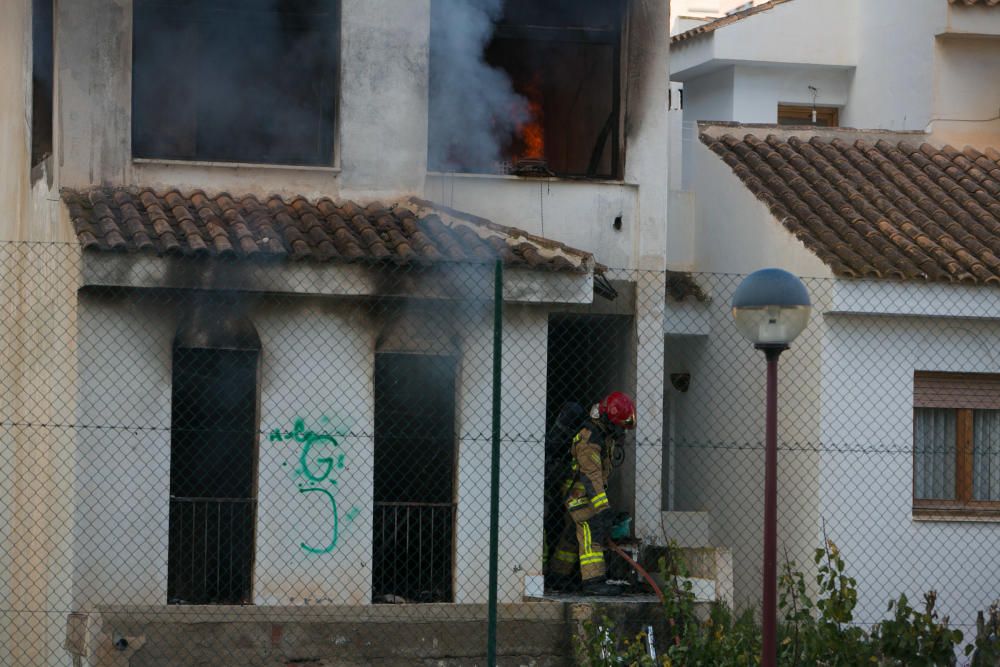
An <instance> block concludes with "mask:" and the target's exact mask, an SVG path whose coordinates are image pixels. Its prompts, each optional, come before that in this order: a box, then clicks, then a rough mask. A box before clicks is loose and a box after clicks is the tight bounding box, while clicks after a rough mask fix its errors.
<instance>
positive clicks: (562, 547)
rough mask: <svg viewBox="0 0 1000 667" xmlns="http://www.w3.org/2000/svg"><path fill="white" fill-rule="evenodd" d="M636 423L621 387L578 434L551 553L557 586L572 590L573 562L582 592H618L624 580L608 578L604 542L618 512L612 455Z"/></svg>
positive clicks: (632, 406) (594, 411) (592, 413)
mask: <svg viewBox="0 0 1000 667" xmlns="http://www.w3.org/2000/svg"><path fill="white" fill-rule="evenodd" d="M634 428H635V404H634V403H633V402H632V399H631V398H629V397H628V396H627V395H625V394H623V393H621V392H619V391H616V392H613V393H611V394H608V395H607V396H606V397H605V398H604V399H603V400H602V401H601V402H600V403H597V404H596V405H594V406H593V407H592V408H591V410H590V414H589V416H588V418H587V420H586V421H585V422H584V425H583V427H582V428H580V430H579V432H577V434H576V435H575V436H574V437H573V442H572V444H571V452H572V455H573V463H572V467H571V470H570V477H569V479H567V480H566V481H565V483H564V484H563V491H564V498H565V501H564V506H565V508H566V510H567V516H566V525H565V527H564V528H563V532H562V533H561V535H560V537H559V542H558V544H557V546H556V548H555V551H554V552H553V553H552V554H551V556H550V569H549V571H550V574H551V575H552V576H551V580H552V581H551V583H552V587H553V588H556V589H561V590H569V589H571V588H572V587H573V583H575V582H574V581H573V579H572V575H573V568H574V566H575V564H576V563H577V561H579V563H580V578H581V579H582V581H583V592H584V594H587V595H619V594H621V592H622V588H621V586H618V585H615V584H609V583H607V581H606V577H605V573H606V568H605V562H604V544H605V542H606V541H607V539H608V538H609V537H610V533H611V528H612V523H613V521H614V519H613V517H614V516H615V515H614V512H612V511H611V506H610V504H609V502H608V496H607V485H608V476H609V475H610V474H611V460H612V456H613V454H614V450H615V447H616V446H619V445H620V444H621V442H622V440H623V439H624V436H625V431H626V430H631V429H634Z"/></svg>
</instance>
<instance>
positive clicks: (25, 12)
mask: <svg viewBox="0 0 1000 667" xmlns="http://www.w3.org/2000/svg"><path fill="white" fill-rule="evenodd" d="M0 87H2V89H3V90H4V91H5V93H4V95H3V98H2V99H0V210H2V211H3V218H2V219H0V234H2V236H0V238H2V239H3V240H10V239H14V238H16V230H17V229H18V227H19V224H20V221H21V219H22V218H25V217H27V212H28V210H29V200H30V195H29V192H30V183H29V173H30V169H31V164H30V163H31V122H30V119H31V2H30V1H29V0H11V1H10V2H8V3H7V4H6V5H5V6H4V20H3V24H2V25H0Z"/></svg>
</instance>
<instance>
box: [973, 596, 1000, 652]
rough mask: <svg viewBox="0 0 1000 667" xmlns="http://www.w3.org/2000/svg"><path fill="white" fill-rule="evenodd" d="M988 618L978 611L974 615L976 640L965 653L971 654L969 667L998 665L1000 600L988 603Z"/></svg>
mask: <svg viewBox="0 0 1000 667" xmlns="http://www.w3.org/2000/svg"><path fill="white" fill-rule="evenodd" d="M988 613H989V618H988V619H987V618H985V617H984V615H983V612H982V611H980V612H979V614H978V615H977V616H976V640H975V642H974V643H973V644H970V645H969V647H968V649H967V650H966V654H967V655H968V654H970V653H971V655H972V662H971V663H969V664H970V667H994V666H995V665H1000V600H997V601H996V602H994V603H993V604H991V605H990V608H989V610H988Z"/></svg>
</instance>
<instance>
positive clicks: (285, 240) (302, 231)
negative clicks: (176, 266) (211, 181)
mask: <svg viewBox="0 0 1000 667" xmlns="http://www.w3.org/2000/svg"><path fill="white" fill-rule="evenodd" d="M62 198H63V201H64V202H65V204H66V206H67V208H68V210H69V217H70V220H71V222H72V224H73V227H74V231H75V233H76V236H77V240H78V241H79V243H80V245H81V246H82V247H83V249H84V250H85V251H88V252H93V253H109V252H110V253H146V254H150V255H154V256H179V257H211V258H217V259H222V260H238V261H274V260H279V261H293V262H298V261H309V262H318V263H326V262H336V263H360V264H365V265H371V266H378V265H395V266H400V265H404V266H429V265H437V264H442V263H485V262H492V261H495V260H497V259H500V260H501V261H503V263H504V264H505V265H506V266H509V267H524V268H526V269H531V270H539V271H559V272H571V273H589V272H593V271H594V269H595V262H594V258H593V256H592V255H591V254H590V253H586V252H583V251H580V250H576V249H574V248H570V247H568V246H565V245H563V244H558V243H556V242H553V241H549V240H547V239H541V238H539V237H533V236H531V235H528V234H525V233H524V232H521V231H520V230H517V229H514V228H509V227H504V226H502V225H497V224H495V223H492V222H490V221H487V220H484V219H482V218H476V217H475V216H469V215H465V214H459V212H457V211H452V210H451V209H445V210H439V208H441V209H443V207H435V205H434V204H432V203H431V202H425V201H419V202H418V201H416V200H413V201H410V202H402V203H390V204H383V203H378V202H373V203H370V204H367V205H364V206H362V205H360V204H357V203H355V202H351V201H342V202H334V201H332V200H330V199H325V198H324V199H319V200H316V201H310V200H307V199H306V198H304V197H292V198H283V197H281V196H278V195H272V196H269V197H265V198H258V197H256V196H254V195H231V194H229V193H224V192H223V193H218V194H213V195H209V194H206V193H205V192H203V191H199V190H195V191H191V192H184V193H182V192H180V191H177V190H166V191H154V190H152V189H129V188H94V189H89V190H72V189H66V190H63V192H62Z"/></svg>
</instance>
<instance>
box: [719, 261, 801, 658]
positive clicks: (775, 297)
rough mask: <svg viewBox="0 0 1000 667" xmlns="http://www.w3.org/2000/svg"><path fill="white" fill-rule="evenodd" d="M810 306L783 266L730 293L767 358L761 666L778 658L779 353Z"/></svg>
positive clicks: (743, 325) (741, 322)
mask: <svg viewBox="0 0 1000 667" xmlns="http://www.w3.org/2000/svg"><path fill="white" fill-rule="evenodd" d="M811 310H812V304H811V303H810V302H809V292H808V291H807V290H806V287H805V285H803V284H802V281H801V280H799V279H798V278H796V277H795V276H794V275H792V274H791V273H789V272H788V271H784V270H782V269H761V270H760V271H754V272H753V273H751V274H750V275H748V276H747V277H746V278H744V279H743V282H742V283H740V286H739V287H737V288H736V293H735V294H733V319H734V320H735V321H736V328H737V329H739V330H740V333H741V334H743V337H744V338H746V339H747V340H749V341H750V342H751V343H753V345H754V347H755V348H756V349H758V350H761V351H763V352H764V356H765V358H766V359H767V419H766V422H765V428H764V431H765V455H764V568H763V586H764V591H763V600H762V602H763V610H762V612H763V614H762V618H761V622H762V625H763V632H764V637H763V647H762V650H761V665H762V667H775V665H777V661H778V628H777V622H778V621H777V616H778V609H777V599H778V357H779V356H780V355H781V353H782V352H784V351H785V350H787V349H788V346H789V345H790V344H791V342H792V341H793V340H795V338H796V337H797V336H798V335H799V334H800V333H802V330H803V329H805V328H806V325H807V324H808V323H809V313H810V311H811Z"/></svg>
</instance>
